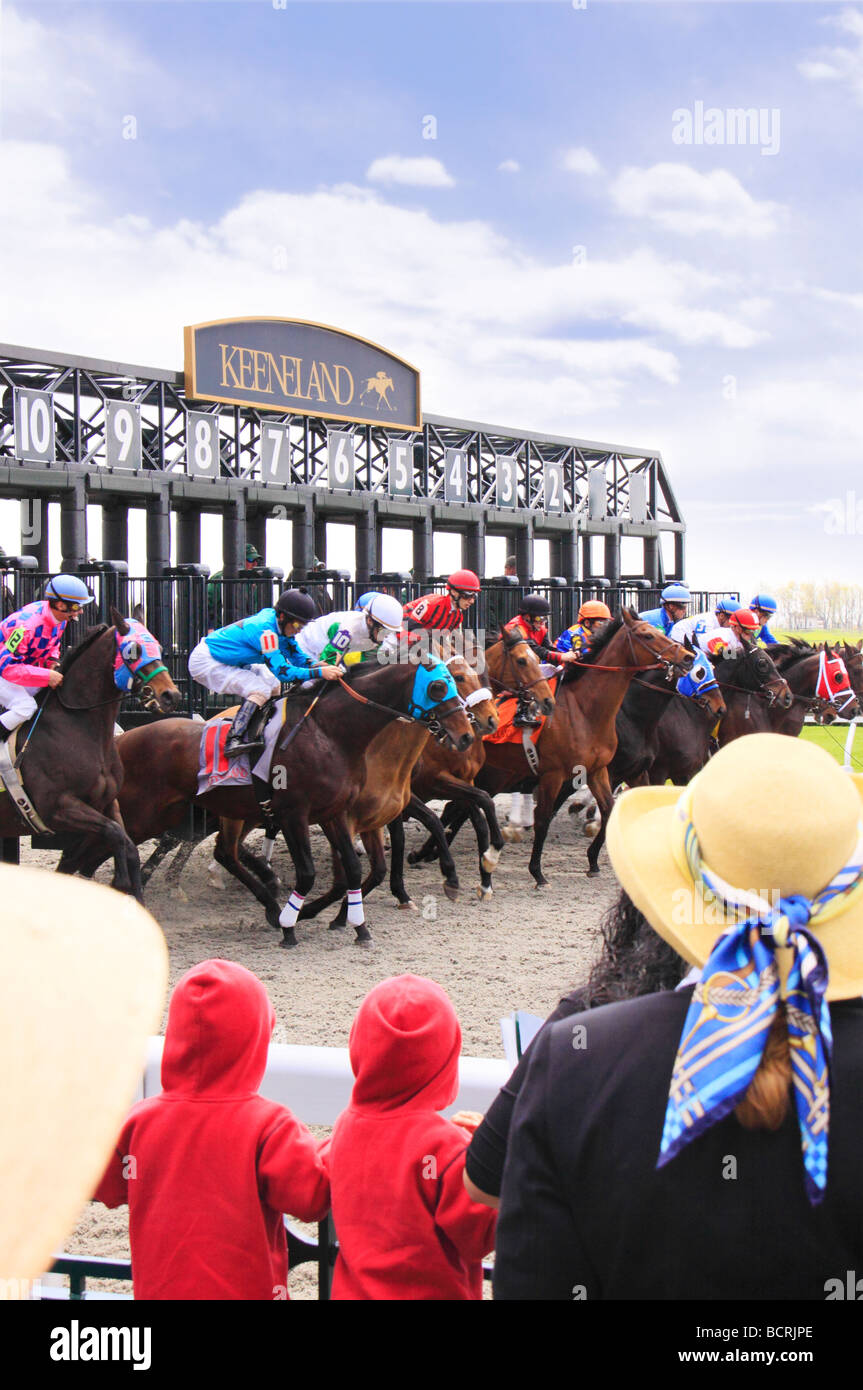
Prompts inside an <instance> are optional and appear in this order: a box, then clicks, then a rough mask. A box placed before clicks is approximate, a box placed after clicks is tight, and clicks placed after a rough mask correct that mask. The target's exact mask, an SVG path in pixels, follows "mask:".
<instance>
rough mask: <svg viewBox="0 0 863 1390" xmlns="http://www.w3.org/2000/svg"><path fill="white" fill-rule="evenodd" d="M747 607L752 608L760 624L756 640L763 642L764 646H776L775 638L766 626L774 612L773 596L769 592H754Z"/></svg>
mask: <svg viewBox="0 0 863 1390" xmlns="http://www.w3.org/2000/svg"><path fill="white" fill-rule="evenodd" d="M749 607H750V608H751V609H752V612H753V613H754V614H755V616H756V618H757V619H758V622H759V624H760V630H759V633H758V641H759V642H763V643H764V645H765V647H775V646H777V645H778V644H777V641H776V638H775V637H774V636H773V633H772V632H771V631H770V628H769V627H768V626H767V624H768V623H769V622H770V619H771V618H772V617H773V615H774V613H775V612H776V600H775V598H771V597H770V595H769V594H756V595H755V597H754V599H753V600H752V602H751V603H750V605H749Z"/></svg>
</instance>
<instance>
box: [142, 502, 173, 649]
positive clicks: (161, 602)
mask: <svg viewBox="0 0 863 1390" xmlns="http://www.w3.org/2000/svg"><path fill="white" fill-rule="evenodd" d="M170 564H171V495H170V493H169V492H168V489H167V488H166V487H162V488H159V491H158V492H155V493H153V494H152V496H150V497H148V498H147V604H146V613H147V625H148V627H150V628H151V630H152V632H153V636H154V637H156V638H157V640H158V641H159V642H161V644H162V647H163V648H164V647H170V646H172V644H173V635H172V632H173V612H172V609H171V582H170V580H167V579H164V578H163V575H164V572H165V570H166V569H168V568H170Z"/></svg>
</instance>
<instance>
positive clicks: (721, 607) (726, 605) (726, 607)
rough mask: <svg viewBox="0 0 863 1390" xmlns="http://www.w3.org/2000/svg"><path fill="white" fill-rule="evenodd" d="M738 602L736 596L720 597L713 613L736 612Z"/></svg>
mask: <svg viewBox="0 0 863 1390" xmlns="http://www.w3.org/2000/svg"><path fill="white" fill-rule="evenodd" d="M739 607H740V603H739V601H738V600H737V599H736V598H721V599H720V600H719V602H718V603H717V605H716V607H715V609H714V610H713V611H714V612H715V613H736V612H737V610H738V608H739Z"/></svg>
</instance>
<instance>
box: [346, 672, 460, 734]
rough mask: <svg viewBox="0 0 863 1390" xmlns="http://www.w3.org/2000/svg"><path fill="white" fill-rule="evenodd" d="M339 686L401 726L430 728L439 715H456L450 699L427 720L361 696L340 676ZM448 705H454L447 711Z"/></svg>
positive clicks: (352, 696)
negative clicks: (395, 720) (417, 725)
mask: <svg viewBox="0 0 863 1390" xmlns="http://www.w3.org/2000/svg"><path fill="white" fill-rule="evenodd" d="M339 685H340V686H341V687H342V689H343V690H345V691H347V693H348V695H350V697H351V699H352V700H357V701H358V702H359V703H360V704H361V705H368V707H369V709H376V710H379V711H380V713H381V714H386V715H387V716H388V717H389V718H390V719H397V720H398V721H399V723H401V724H425V725H426V726H427V727H430V726H431V725H432V724H434V723H436V722H437V717H438V714H440V713H444V714H453V713H455V706H454V704H453V701H452V699H449V700H445V701H444V703H443V704H441V705H437V706H436V707H435V714H434V717H433V718H427V717H426V716H418V715H416V714H404V713H402V711H401V710H397V709H391V708H390V706H389V705H380V704H378V702H377V700H370V699H369V698H368V696H366V695H361V694H360V693H359V691H358V690H352V689H351V687H350V686H349V685H348V684H347V682H346V681H345V679H344V677H343V676H339ZM456 699H457V700H458V703H459V706H460V705H461V699H460V698H459V697H458V696H456ZM447 705H453V708H452V709H446V708H445V707H446V706H447ZM431 714H432V711H431V710H429V715H431Z"/></svg>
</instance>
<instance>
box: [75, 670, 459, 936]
mask: <svg viewBox="0 0 863 1390" xmlns="http://www.w3.org/2000/svg"><path fill="white" fill-rule="evenodd" d="M420 670H422V672H423V673H424V674H423V682H424V685H425V689H426V700H425V704H426V705H427V708H426V709H425V711H424V712H420V710H419V707H418V706H417V705H416V703H415V701H414V691H415V687H416V686H417V682H418V679H419V671H420ZM440 672H441V668H440V666H439V665H436V664H431V665H428V664H426V665H424V666H422V667H421V668H419V667H416V666H414V665H412V664H405V663H398V664H393V665H388V666H378V665H377V664H372V663H368V664H365V665H360V666H356V667H354V668H353V669H352V671H351V672H350V674H349V675H348V676H347V677H346V678H345V679H344V680H343V681H341V682H329V683H327V684H326V685H323V684H321V683H318V684H317V686H316V688H315V689H313V690H311V691H299V692H295V693H294V694H292V695H291V696H290V698H289V699H288V702H287V706H286V716H285V723H284V726H283V727H282V729H281V731H280V733H279V736H278V742H277V746H276V752H275V754H274V757H273V766H272V774H271V781H272V788H271V799H272V817H273V820H274V821H275V824H276V825H277V827H278V828H279V829H281V830H282V832H283V834H284V838H285V842H286V844H287V846H288V851H289V853H290V854H291V857H292V860H293V862H294V869H295V873H296V882H297V888H296V891H295V892H294V893H293V894H292V895H291V900H290V903H289V905H288V908H286V909H285V912H284V913H280V909H279V902H278V899H277V898H276V895H275V883H274V875H273V874H272V872H271V871H270V870H269V867H268V865H267V864H266V862H265V861H264V860H263V859H262V858H261V857H260V856H257V855H253V854H251V852H250V851H248V850H245V849H243V847H242V837H243V834H244V833H245V831H246V830H247V829H248V828H250V827H252V826H254V825H257V824H259V823H260V821H261V818H262V813H261V807H260V803H259V802H258V798H257V795H256V793H255V790H254V788H253V787H251V786H245V787H236V786H227V787H220V788H216V789H215V790H212V791H210V792H207V793H206V795H204V796H202V797H198V796H197V781H198V761H199V754H200V746H201V734H202V726H201V725H200V724H196V723H193V722H191V721H190V720H187V719H166V720H162V721H160V722H159V723H156V724H151V725H147V726H144V727H141V728H138V729H130V730H129V732H128V733H126V734H124V735H123V737H122V738H121V739H118V740H117V747H118V750H119V753H120V756H121V757H122V762H123V767H124V769H125V780H124V783H123V788H122V792H121V806H122V809H123V814H124V818H125V819H126V820H127V822H128V830H129V834H130V835H131V836H132V838H133V839H134V840H135V841H136V842H137V843H139V844H140V843H141V841H143V840H147V839H151V838H153V837H157V836H159V835H161V834H162V833H163V832H164V831H166V830H170V829H173V828H175V827H176V826H178V825H179V824H180V823H181V821H182V820H183V818H184V817H185V815H186V812H187V809H188V807H189V805H190V804H191V803H192V802H196V803H197V804H198V805H200V806H201V807H203V808H204V809H205V810H207V811H209V812H210V814H211V815H212V816H213V817H214V818H218V819H219V821H220V829H219V834H218V836H217V839H216V845H215V849H214V857H215V859H216V861H217V863H219V864H221V865H222V867H223V868H225V869H227V870H228V871H229V872H230V873H232V874H233V875H234V877H236V878H238V879H239V880H240V882H241V883H244V884H245V886H246V887H247V888H249V890H250V891H251V892H252V893H253V894H254V896H255V897H256V898H257V899H258V901H259V902H261V903H262V904H263V905H264V907H265V909H266V914H267V920H268V922H269V923H270V925H271V926H273V927H279V926H281V927H282V928H283V944H284V945H295V944H296V937H295V934H294V922H295V921H296V919H297V917H298V916H299V909H300V908H301V907H302V905H303V902H304V899H305V897H306V895H307V894H308V892H309V890H310V889H311V887H312V885H313V883H314V879H315V870H314V862H313V859H312V855H311V845H310V842H309V827H310V825H315V824H317V825H320V826H321V828H322V829H323V830H324V833H325V834H326V836H327V838H328V839H329V840H330V844H331V845H332V846H333V848H334V849H335V850H336V852H337V853H338V854H339V857H340V860H341V862H342V864H343V865H345V879H346V882H347V885H348V888H349V889H351V890H354V889H357V890H358V889H359V888H360V880H361V877H362V875H361V870H360V865H359V860H358V858H357V855H356V853H355V851H354V848H353V835H354V828H355V825H356V824H357V822H359V823H360V824H369V825H371V824H372V823H373V821H374V820H375V819H376V817H375V815H373V814H372V804H374V805H376V806H377V807H378V811H377V818H379V817H380V816H383V820H382V821H381V824H382V825H385V824H387V823H388V821H389V820H393V819H395V817H396V815H397V814H400V813H401V811H402V810H403V809H404V807H405V805H406V804H407V802H408V801H409V799H410V773H411V771H412V769H413V765H414V763H415V762H416V760H417V758H418V757H419V755H420V753H421V752H422V748H423V746H424V745H425V743H426V740H427V739H428V737H429V735H430V734H431V733H434V735H435V736H436V737H440V738H444V739H449V740H451V742H452V744H453V746H454V747H457V748H461V749H464V748H467V747H468V746H469V745H470V743H471V741H472V738H473V734H472V732H471V728H470V724H469V723H468V720H467V717H466V715H465V713H464V710H463V709H462V705H461V701H460V700H459V699H458V696H457V695H456V694H455V692H454V687H453V685H452V682H451V679H450V678H449V676H448V673H446V672H445V671H443V672H442V674H439V673H440ZM443 677H446V679H444V678H443ZM451 690H452V692H453V694H452V697H450V694H449V692H450V691H451ZM282 749H284V751H283V752H282V751H280V750H282ZM88 867H89V869H90V872H92V871H93V870H94V869H95V868H96V867H97V865H96V864H91V865H90V866H88ZM282 916H285V917H286V920H285V921H282V920H281V919H282ZM358 916H359V917H360V920H359V921H356V920H354V919H355V918H356V917H358ZM291 918H292V919H293V920H290V919H291ZM351 924H352V925H353V926H354V927H355V928H356V934H357V939H358V940H360V941H367V940H369V939H370V937H369V932H368V929H367V927H366V926H365V923H364V920H363V918H362V916H361V909H360V913H357V912H356V911H354V912H353V913H352V914H351Z"/></svg>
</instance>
